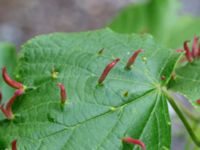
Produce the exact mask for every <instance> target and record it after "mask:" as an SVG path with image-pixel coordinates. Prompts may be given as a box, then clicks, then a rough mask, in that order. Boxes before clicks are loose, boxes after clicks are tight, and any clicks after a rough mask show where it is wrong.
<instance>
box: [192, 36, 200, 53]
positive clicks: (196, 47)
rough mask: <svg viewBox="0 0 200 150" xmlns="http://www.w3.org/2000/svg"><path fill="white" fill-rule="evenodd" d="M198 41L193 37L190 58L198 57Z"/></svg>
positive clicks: (197, 38)
mask: <svg viewBox="0 0 200 150" xmlns="http://www.w3.org/2000/svg"><path fill="white" fill-rule="evenodd" d="M198 40H199V37H197V36H194V40H193V43H192V57H197V56H198V53H199V50H198Z"/></svg>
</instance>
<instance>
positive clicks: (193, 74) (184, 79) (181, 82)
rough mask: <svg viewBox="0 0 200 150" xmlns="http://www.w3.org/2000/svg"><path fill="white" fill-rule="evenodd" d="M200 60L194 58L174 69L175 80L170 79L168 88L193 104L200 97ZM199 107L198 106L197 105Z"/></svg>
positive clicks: (195, 104)
mask: <svg viewBox="0 0 200 150" xmlns="http://www.w3.org/2000/svg"><path fill="white" fill-rule="evenodd" d="M199 66H200V60H195V61H193V62H192V63H188V64H186V65H185V66H182V67H179V68H177V69H176V80H171V82H170V84H169V89H171V90H173V91H175V92H179V93H180V94H182V95H184V96H185V97H186V98H187V99H188V100H189V101H190V102H191V103H192V104H193V105H194V106H196V107H197V106H198V105H197V103H196V100H197V99H199V98H200V89H199V82H200V67H199ZM197 108H199V107H197Z"/></svg>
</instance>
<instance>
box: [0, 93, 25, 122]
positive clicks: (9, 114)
mask: <svg viewBox="0 0 200 150" xmlns="http://www.w3.org/2000/svg"><path fill="white" fill-rule="evenodd" d="M22 94H23V91H22V90H17V91H16V92H15V94H14V95H13V97H11V99H10V100H9V101H8V103H7V104H6V106H5V107H4V104H2V105H0V110H1V111H2V112H3V114H4V115H5V116H6V118H7V119H9V120H11V119H13V118H14V115H13V112H12V105H13V103H14V101H15V100H16V98H17V97H18V96H20V95H22Z"/></svg>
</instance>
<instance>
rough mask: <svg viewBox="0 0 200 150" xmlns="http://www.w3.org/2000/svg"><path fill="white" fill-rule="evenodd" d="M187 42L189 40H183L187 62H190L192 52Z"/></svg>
mask: <svg viewBox="0 0 200 150" xmlns="http://www.w3.org/2000/svg"><path fill="white" fill-rule="evenodd" d="M188 42H189V41H185V42H184V50H185V57H186V58H187V60H188V61H189V62H192V54H191V52H190V48H189V47H188Z"/></svg>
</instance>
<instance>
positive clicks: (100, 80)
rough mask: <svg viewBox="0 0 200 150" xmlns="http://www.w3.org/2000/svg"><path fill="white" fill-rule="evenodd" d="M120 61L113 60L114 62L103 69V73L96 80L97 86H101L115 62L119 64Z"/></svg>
mask: <svg viewBox="0 0 200 150" xmlns="http://www.w3.org/2000/svg"><path fill="white" fill-rule="evenodd" d="M119 61H120V59H119V58H117V59H115V60H114V61H112V62H111V63H110V64H108V65H107V66H106V68H105V69H104V71H103V73H102V74H101V76H100V78H99V80H98V83H99V84H102V83H103V81H104V80H105V78H106V77H107V75H108V73H109V72H110V70H111V69H112V68H113V67H114V66H115V65H116V64H117V62H119Z"/></svg>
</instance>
